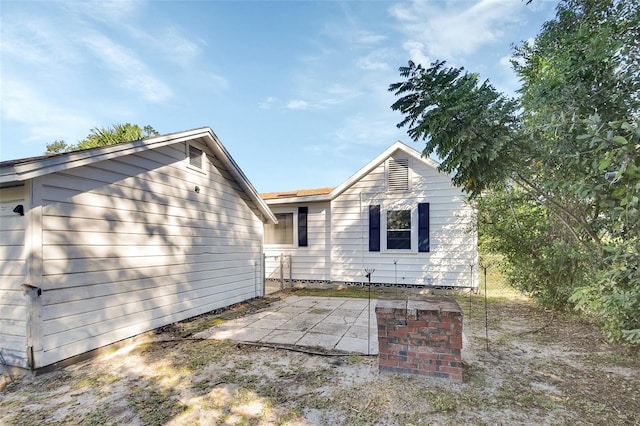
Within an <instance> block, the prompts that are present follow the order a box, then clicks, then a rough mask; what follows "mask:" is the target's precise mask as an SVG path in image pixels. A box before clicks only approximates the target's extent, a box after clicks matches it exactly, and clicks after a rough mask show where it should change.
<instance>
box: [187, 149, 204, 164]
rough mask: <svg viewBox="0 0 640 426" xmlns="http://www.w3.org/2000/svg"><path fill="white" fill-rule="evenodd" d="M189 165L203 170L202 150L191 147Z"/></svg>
mask: <svg viewBox="0 0 640 426" xmlns="http://www.w3.org/2000/svg"><path fill="white" fill-rule="evenodd" d="M189 165H190V166H192V167H196V168H198V169H202V150H201V149H198V148H196V147H195V146H193V145H189Z"/></svg>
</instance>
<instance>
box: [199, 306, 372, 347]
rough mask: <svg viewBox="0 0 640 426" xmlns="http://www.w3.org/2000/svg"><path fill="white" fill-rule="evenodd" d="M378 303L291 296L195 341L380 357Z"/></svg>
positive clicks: (203, 335) (215, 329) (216, 328)
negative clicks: (228, 342) (293, 347)
mask: <svg viewBox="0 0 640 426" xmlns="http://www.w3.org/2000/svg"><path fill="white" fill-rule="evenodd" d="M375 305H376V300H375V299H372V300H371V305H370V306H369V299H355V298H344V297H312V296H302V297H300V296H288V297H285V298H283V299H281V300H278V301H276V302H274V303H273V304H271V305H270V306H269V308H267V309H266V310H264V311H261V312H257V313H255V314H250V315H246V316H243V317H241V318H237V319H233V320H229V321H226V322H224V323H223V324H220V325H217V326H215V327H212V328H210V329H208V330H205V331H203V332H201V333H198V334H197V335H195V336H194V337H197V338H205V339H220V340H222V339H230V340H235V341H239V342H262V343H270V344H284V345H296V346H304V347H320V348H323V349H328V350H337V351H345V352H354V353H360V354H372V355H374V354H377V353H378V332H377V323H376V313H375Z"/></svg>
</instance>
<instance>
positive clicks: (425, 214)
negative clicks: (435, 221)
mask: <svg viewBox="0 0 640 426" xmlns="http://www.w3.org/2000/svg"><path fill="white" fill-rule="evenodd" d="M418 251H419V252H428V251H430V249H429V203H420V204H418Z"/></svg>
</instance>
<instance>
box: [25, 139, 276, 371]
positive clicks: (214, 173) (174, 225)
mask: <svg viewBox="0 0 640 426" xmlns="http://www.w3.org/2000/svg"><path fill="white" fill-rule="evenodd" d="M197 147H198V148H199V149H203V150H204V151H205V153H207V148H206V147H205V146H204V145H197ZM186 151H187V148H186V146H185V144H184V143H179V144H175V145H170V146H165V147H162V148H159V149H156V150H149V151H143V152H141V153H138V154H132V155H128V156H124V157H121V158H117V159H112V160H107V161H103V162H98V163H95V164H93V165H89V166H83V167H79V168H75V169H70V170H67V171H64V172H58V173H53V174H50V175H47V176H45V177H43V178H39V179H37V180H36V182H37V183H36V184H37V185H39V186H40V187H41V191H40V192H41V194H42V206H43V207H42V227H43V229H42V243H43V249H42V252H43V277H42V288H43V293H42V296H41V305H42V307H41V318H42V321H43V324H42V330H43V331H42V334H43V335H42V349H43V356H42V357H40V358H38V359H37V360H36V362H37V365H36V367H38V366H44V365H48V364H51V363H53V362H56V361H59V360H61V359H65V358H67V357H70V356H74V355H77V354H80V353H83V352H86V351H88V350H91V349H94V348H97V347H100V346H104V345H106V344H109V343H112V342H115V341H118V340H121V339H124V338H127V337H130V336H133V335H136V334H139V333H141V332H144V331H147V330H151V329H153V328H156V327H159V326H162V325H165V324H169V323H172V322H175V321H179V320H182V319H186V318H189V317H192V316H194V315H199V314H202V313H205V312H208V311H210V310H212V309H216V308H219V307H222V306H228V305H230V304H233V303H237V302H240V301H242V300H246V299H248V298H251V297H255V296H256V295H260V294H261V293H262V276H263V273H262V222H261V221H260V219H259V218H258V217H257V216H256V214H255V211H257V210H256V209H255V206H253V205H249V202H248V201H247V200H248V199H249V198H248V197H247V196H246V195H245V194H244V193H243V192H242V191H241V190H240V188H239V186H238V185H237V183H236V182H235V181H234V180H233V179H232V178H231V176H230V175H229V173H228V172H227V171H226V170H224V169H222V168H217V167H216V166H215V165H214V164H217V165H218V166H219V167H220V163H219V162H218V161H217V159H215V157H214V156H213V155H212V154H211V153H208V154H207V157H206V159H207V160H206V161H205V167H206V169H205V170H204V171H203V172H200V171H197V170H193V169H192V168H189V167H187V161H186ZM196 186H197V187H198V188H199V193H198V192H196V189H195V188H196Z"/></svg>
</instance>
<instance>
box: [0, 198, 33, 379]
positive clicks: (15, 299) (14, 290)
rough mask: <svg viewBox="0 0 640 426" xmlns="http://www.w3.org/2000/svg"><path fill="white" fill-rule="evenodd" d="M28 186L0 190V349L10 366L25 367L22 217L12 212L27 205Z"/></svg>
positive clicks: (24, 272) (25, 308) (23, 222)
mask: <svg viewBox="0 0 640 426" xmlns="http://www.w3.org/2000/svg"><path fill="white" fill-rule="evenodd" d="M26 192H27V188H26V187H24V186H22V187H16V188H3V189H0V350H1V351H2V355H3V357H4V359H5V361H6V362H7V363H8V364H10V365H15V366H18V367H22V368H26V367H27V357H26V347H27V297H26V295H25V294H24V291H23V289H22V287H21V285H22V283H24V282H25V279H26V260H27V257H26V256H27V253H26V250H25V216H20V215H18V214H17V213H14V212H13V209H14V208H15V207H16V206H17V205H18V204H22V205H23V206H24V209H25V212H27V211H28V210H29V206H28V205H27V200H28V195H27V193H26Z"/></svg>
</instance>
